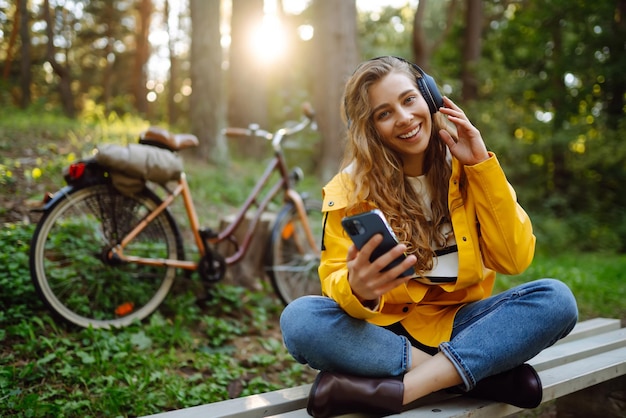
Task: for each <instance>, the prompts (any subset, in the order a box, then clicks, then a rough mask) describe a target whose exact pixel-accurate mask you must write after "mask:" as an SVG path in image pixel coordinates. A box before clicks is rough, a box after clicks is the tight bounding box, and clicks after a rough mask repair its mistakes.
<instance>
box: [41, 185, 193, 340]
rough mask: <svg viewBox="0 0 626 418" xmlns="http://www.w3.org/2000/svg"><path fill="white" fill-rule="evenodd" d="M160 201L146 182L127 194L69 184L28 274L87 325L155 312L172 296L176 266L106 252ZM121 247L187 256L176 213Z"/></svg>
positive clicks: (142, 253) (60, 308) (64, 311)
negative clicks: (138, 261) (142, 187)
mask: <svg viewBox="0 0 626 418" xmlns="http://www.w3.org/2000/svg"><path fill="white" fill-rule="evenodd" d="M160 203H161V200H160V199H159V197H157V196H156V194H154V193H153V192H151V191H150V190H148V189H145V190H144V191H143V192H141V193H139V194H137V195H136V196H132V197H129V196H125V195H123V194H121V193H119V192H118V191H117V190H116V189H115V188H113V187H112V186H111V185H105V184H101V185H95V186H90V187H86V188H83V189H78V190H73V191H70V192H69V193H68V194H67V195H65V196H64V197H63V198H62V199H60V200H59V201H58V202H56V203H54V205H53V206H52V207H51V208H50V209H49V210H48V211H47V212H46V213H45V214H44V215H43V217H42V218H41V220H40V221H39V223H38V225H37V228H36V229H35V233H34V235H33V238H32V242H31V248H30V271H31V278H32V280H33V283H34V285H35V288H36V289H37V292H38V293H39V295H40V296H41V298H42V299H43V301H44V302H45V303H46V305H47V306H48V307H49V308H50V309H51V310H52V311H53V312H54V313H55V314H57V315H58V316H59V317H60V318H62V319H63V320H66V321H68V322H70V323H72V324H76V325H79V326H82V327H90V326H91V327H93V328H111V327H123V326H126V325H129V324H130V323H131V322H133V321H137V320H142V319H144V318H145V317H146V316H148V315H150V314H151V313H152V312H153V311H154V310H155V309H156V308H157V307H158V306H159V305H160V304H161V302H162V301H163V299H164V298H165V296H167V293H168V292H169V290H170V288H171V286H172V283H173V281H174V278H175V275H176V269H175V268H172V267H161V266H146V265H140V264H135V263H126V262H123V261H116V260H109V259H108V257H107V256H106V254H107V253H108V252H109V250H110V249H111V248H113V247H114V246H116V245H117V244H118V243H119V241H120V240H121V239H122V238H123V237H124V236H125V235H126V234H127V233H128V232H129V231H130V230H131V229H132V228H133V227H135V226H136V225H137V224H138V223H139V221H140V220H142V219H143V218H144V217H145V216H146V215H147V214H148V213H150V211H152V210H153V209H154V208H156V207H157V206H158V205H159V204H160ZM124 253H125V254H126V255H132V256H139V257H150V258H173V259H183V257H184V253H183V248H182V239H181V236H180V232H179V230H178V227H177V225H176V223H175V221H174V219H173V218H172V216H171V214H170V213H169V212H168V211H164V212H162V213H161V214H160V215H159V216H157V217H156V218H155V219H154V220H153V221H152V222H151V223H150V224H148V226H147V227H146V228H145V229H144V230H143V231H142V232H141V233H140V234H139V235H138V236H137V237H136V238H135V239H133V240H132V241H131V242H130V243H129V244H128V246H127V247H126V248H125V249H124Z"/></svg>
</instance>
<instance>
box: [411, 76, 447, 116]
mask: <svg viewBox="0 0 626 418" xmlns="http://www.w3.org/2000/svg"><path fill="white" fill-rule="evenodd" d="M420 73H421V75H422V77H418V78H417V88H418V89H419V91H420V93H422V96H423V97H424V100H426V104H428V109H430V113H431V114H435V113H437V112H438V111H439V108H440V107H443V96H442V95H441V93H440V92H439V89H438V88H437V84H436V83H435V79H434V78H432V77H431V76H429V75H428V74H426V73H425V72H423V71H420Z"/></svg>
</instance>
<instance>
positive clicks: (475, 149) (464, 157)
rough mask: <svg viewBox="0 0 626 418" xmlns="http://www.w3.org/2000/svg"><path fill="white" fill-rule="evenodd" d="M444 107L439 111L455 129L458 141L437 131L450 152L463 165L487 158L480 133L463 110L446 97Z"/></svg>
mask: <svg viewBox="0 0 626 418" xmlns="http://www.w3.org/2000/svg"><path fill="white" fill-rule="evenodd" d="M443 104H444V105H445V107H441V108H439V111H440V112H441V113H443V114H444V115H446V116H447V117H448V120H449V121H450V122H452V123H453V124H454V125H455V126H456V129H457V132H458V136H459V139H458V141H455V140H454V138H453V137H452V135H450V133H449V132H448V131H446V130H445V129H442V130H440V131H439V135H440V136H441V139H442V140H443V141H444V142H445V143H446V145H447V146H448V148H449V149H450V152H451V153H452V155H454V157H456V159H457V160H459V161H460V162H461V163H462V164H464V165H474V164H478V163H480V162H483V161H485V160H487V159H488V158H489V154H488V153H487V147H486V146H485V142H484V141H483V138H482V136H481V135H480V131H479V130H478V129H476V127H475V126H474V125H472V123H471V122H470V121H469V119H468V118H467V116H466V115H465V113H463V110H461V108H460V107H458V106H457V105H456V104H454V102H453V101H452V100H450V99H449V98H448V97H444V98H443Z"/></svg>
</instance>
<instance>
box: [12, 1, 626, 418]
mask: <svg viewBox="0 0 626 418" xmlns="http://www.w3.org/2000/svg"><path fill="white" fill-rule="evenodd" d="M387 54H390V55H398V56H402V57H405V58H407V59H409V60H413V61H414V62H416V63H418V64H419V65H420V66H422V67H423V68H424V69H425V70H426V71H427V72H428V73H430V74H431V75H433V76H434V77H435V79H436V81H437V83H438V85H439V86H440V88H441V90H442V92H443V93H444V94H446V95H448V96H450V97H451V98H452V99H453V100H455V101H456V102H457V103H459V104H461V106H462V107H463V108H464V110H465V111H466V113H467V114H468V115H469V117H470V119H471V120H472V121H473V123H474V124H475V125H476V126H477V127H478V128H479V129H480V130H481V133H482V135H483V137H484V138H485V140H486V142H487V145H488V147H489V149H490V150H492V151H494V152H495V153H496V154H497V155H498V158H499V160H500V161H501V163H502V165H503V167H504V170H505V172H506V173H507V176H508V178H509V181H510V182H511V183H512V184H513V186H514V188H515V190H516V192H517V196H518V199H519V201H520V203H521V204H522V206H523V207H524V208H525V209H526V210H527V211H528V212H529V213H530V215H531V217H532V219H533V225H534V229H535V233H536V235H537V237H538V248H539V249H538V253H537V257H536V260H535V262H534V263H533V266H531V268H530V269H529V271H528V272H527V273H526V274H525V275H522V276H519V277H501V278H500V281H499V284H498V289H496V290H502V289H504V288H506V287H509V286H512V285H514V284H516V283H519V282H522V281H526V280H530V279H535V278H538V277H557V278H560V279H563V280H564V281H566V282H567V283H568V285H569V286H570V287H572V289H573V290H574V292H575V294H576V296H577V299H578V301H579V308H580V312H581V318H582V319H585V318H589V317H594V316H611V317H617V318H621V319H622V320H626V311H625V308H624V305H623V299H624V297H626V286H624V284H623V283H624V279H625V278H626V277H625V274H626V273H624V272H625V271H626V268H625V265H626V256H625V255H624V253H625V252H626V186H625V184H626V144H625V143H624V142H623V141H622V140H621V139H622V132H623V131H624V128H626V126H625V124H626V108H625V100H626V77H625V76H624V73H623V71H624V68H626V0H617V1H614V0H597V1H595V2H585V1H571V0H567V1H566V0H546V1H542V2H536V1H530V0H485V1H480V0H442V1H432V0H431V1H426V0H421V1H419V2H418V1H416V0H415V1H413V0H412V1H404V0H400V1H394V2H391V1H390V2H384V1H375V0H309V1H307V0H282V1H281V0H275V1H270V0H265V1H263V0H232V1H226V0H222V1H218V0H179V1H174V0H113V1H104V0H15V1H7V0H0V71H2V74H1V76H0V109H1V112H0V224H1V225H2V228H1V230H0V342H2V345H1V346H0V415H2V416H42V417H44V416H76V417H79V416H80V417H85V416H140V415H144V414H147V413H156V412H160V411H163V410H168V409H178V408H182V407H186V406H192V405H197V404H201V403H206V402H213V401H216V400H221V399H226V398H229V397H236V396H242V395H246V394H251V393H259V392H263V391H267V390H272V389H276V388H280V387H286V386H293V385H295V384H300V383H306V382H310V381H311V380H312V376H313V373H312V372H311V370H309V369H307V368H305V367H303V366H301V365H298V364H296V363H295V362H294V361H293V360H292V359H291V358H290V356H289V355H288V354H286V353H285V351H284V348H283V347H282V344H281V341H280V333H279V330H278V329H277V326H276V323H277V316H278V314H279V312H280V309H281V306H280V303H279V302H278V301H277V300H276V298H275V297H273V296H272V295H271V292H270V291H269V290H267V289H265V288H261V289H258V288H257V289H245V288H239V287H236V286H229V285H222V284H220V285H218V286H216V287H215V288H214V289H212V292H211V293H212V296H211V297H210V298H203V297H202V296H201V295H200V293H202V290H203V289H201V290H198V288H197V283H195V282H192V284H191V285H189V284H187V285H185V286H181V287H179V288H177V289H174V290H173V292H172V295H170V297H168V299H167V301H166V304H165V305H164V306H163V307H162V308H160V309H159V312H157V313H156V314H154V315H152V316H151V317H150V319H149V320H148V321H147V322H146V323H144V324H138V325H136V326H135V325H134V326H131V327H129V328H127V329H124V330H120V331H103V330H75V329H71V328H67V327H65V326H64V325H62V324H60V323H58V322H56V321H55V320H54V319H52V318H51V317H50V316H49V315H48V314H47V313H46V311H45V309H44V308H43V306H42V304H41V302H40V301H38V300H37V296H36V294H35V293H34V290H33V288H32V284H30V282H29V272H28V245H29V240H30V236H31V235H32V231H33V227H34V225H33V224H32V222H33V219H31V213H30V212H29V210H28V209H29V208H30V207H31V205H33V202H39V201H40V200H41V197H42V195H43V193H44V192H45V191H54V187H59V186H61V185H62V182H63V179H62V176H61V169H62V167H63V166H64V165H67V163H68V162H70V161H72V160H73V159H75V158H79V157H81V156H86V155H89V154H90V153H91V152H92V150H93V148H94V147H95V146H96V145H97V144H99V143H102V142H109V141H115V142H135V141H136V139H137V137H138V135H139V133H140V132H141V131H142V130H143V129H145V128H146V127H147V126H148V125H150V124H156V125H159V126H162V127H166V128H170V129H172V130H173V131H180V132H182V131H189V132H193V133H195V134H196V135H197V136H198V137H199V138H200V141H201V146H200V147H199V149H198V150H197V151H198V152H194V153H193V154H185V163H186V169H187V171H188V172H189V173H191V174H192V175H190V183H191V185H192V189H193V191H194V198H199V202H197V203H200V205H201V206H202V207H203V211H202V213H200V214H199V215H200V216H201V217H202V216H205V213H208V216H213V217H219V216H220V215H221V214H223V213H224V212H225V211H226V210H227V208H226V206H227V205H231V206H236V205H237V204H239V203H240V201H239V200H238V199H241V197H242V194H241V193H242V190H244V191H245V190H246V187H241V182H242V181H243V182H246V181H247V182H250V181H252V180H253V178H254V176H255V175H256V173H258V168H259V167H260V166H261V165H262V162H263V161H264V158H265V157H266V155H267V154H266V152H267V150H266V149H265V148H264V144H263V143H262V142H260V143H258V144H257V143H252V142H250V141H237V140H235V141H234V140H230V139H229V141H228V142H226V139H225V138H224V137H223V136H222V135H221V130H222V128H224V127H226V126H247V125H248V124H250V123H258V124H259V125H260V126H261V127H265V128H268V129H274V128H277V127H279V126H282V124H283V123H284V122H285V121H286V120H295V119H298V118H299V117H300V107H301V105H302V103H303V102H305V101H309V102H311V103H312V104H313V106H314V108H315V109H316V115H317V124H318V132H316V133H307V134H306V135H303V136H302V137H301V138H299V142H298V143H297V144H294V146H297V147H298V149H297V150H294V149H290V153H289V154H288V155H290V156H292V157H294V158H295V161H291V162H292V163H297V164H299V165H301V166H302V167H303V168H304V169H305V172H306V173H307V175H308V177H307V179H308V181H309V182H310V183H307V184H308V185H309V186H310V187H311V188H312V190H314V192H316V193H319V186H320V185H322V184H323V183H324V182H325V181H327V180H328V179H329V178H330V177H331V176H332V175H333V174H334V172H335V171H336V170H337V168H338V164H339V161H340V158H341V155H342V147H343V138H344V136H345V125H344V123H343V121H342V120H341V114H340V111H339V107H340V103H341V100H342V89H343V84H344V82H345V80H346V78H347V77H348V76H349V75H350V74H351V73H352V72H353V71H354V68H355V67H356V66H357V65H358V63H359V62H360V61H362V60H364V59H368V58H371V57H375V56H379V55H387ZM249 177H252V180H250V178H249ZM212 220H215V219H212ZM194 286H196V287H194ZM268 295H270V296H269V297H268ZM546 414H547V415H546V416H549V414H550V411H547V412H546Z"/></svg>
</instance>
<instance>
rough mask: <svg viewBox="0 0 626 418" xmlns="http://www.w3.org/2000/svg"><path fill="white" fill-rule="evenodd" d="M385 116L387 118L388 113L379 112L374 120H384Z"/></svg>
mask: <svg viewBox="0 0 626 418" xmlns="http://www.w3.org/2000/svg"><path fill="white" fill-rule="evenodd" d="M387 116H389V111H387V110H385V111H383V112H380V113H378V114H377V115H376V119H377V120H382V119H385V118H386V117H387Z"/></svg>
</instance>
